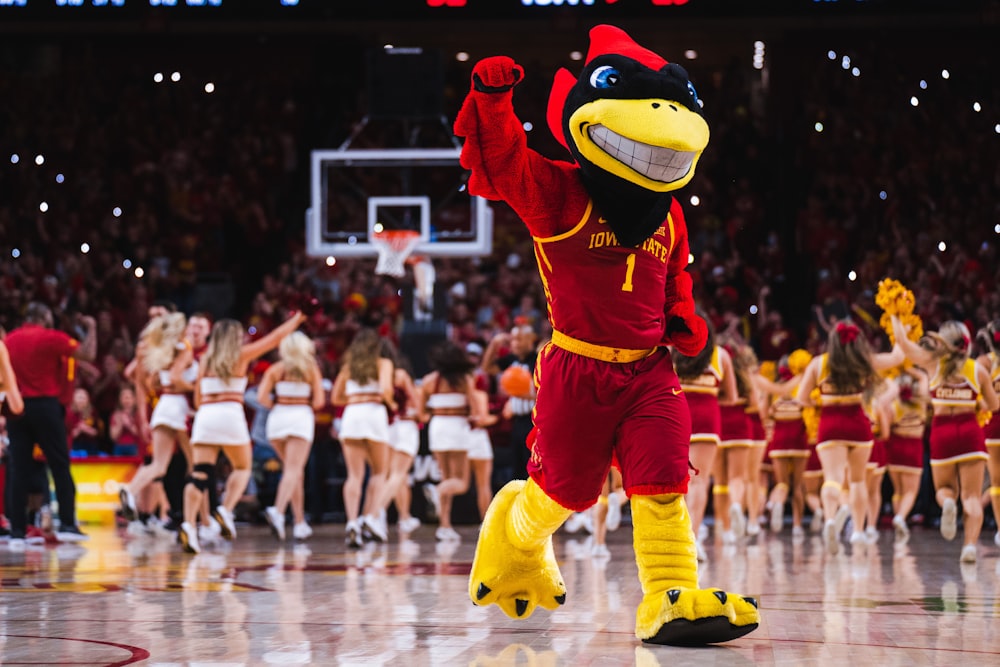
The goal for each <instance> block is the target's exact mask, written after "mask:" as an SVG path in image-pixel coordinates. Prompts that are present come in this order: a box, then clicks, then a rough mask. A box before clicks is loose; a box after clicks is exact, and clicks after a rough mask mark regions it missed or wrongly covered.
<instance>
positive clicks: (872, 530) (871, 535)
mask: <svg viewBox="0 0 1000 667" xmlns="http://www.w3.org/2000/svg"><path fill="white" fill-rule="evenodd" d="M865 538H867V539H868V543H869V544H875V543H876V542H878V528H876V527H875V526H868V527H867V528H865Z"/></svg>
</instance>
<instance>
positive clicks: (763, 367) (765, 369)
mask: <svg viewBox="0 0 1000 667" xmlns="http://www.w3.org/2000/svg"><path fill="white" fill-rule="evenodd" d="M757 372H758V373H759V374H761V375H762V376H764V377H766V378H767V379H768V380H770V381H771V382H774V381H775V379H777V377H778V364H777V363H776V362H774V361H762V362H761V363H760V368H759V369H757Z"/></svg>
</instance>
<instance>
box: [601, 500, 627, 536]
mask: <svg viewBox="0 0 1000 667" xmlns="http://www.w3.org/2000/svg"><path fill="white" fill-rule="evenodd" d="M622 502H623V501H622V497H621V496H620V495H619V494H618V493H612V494H609V495H608V518H607V519H606V520H605V526H606V527H607V529H608V530H618V527H619V526H620V525H622Z"/></svg>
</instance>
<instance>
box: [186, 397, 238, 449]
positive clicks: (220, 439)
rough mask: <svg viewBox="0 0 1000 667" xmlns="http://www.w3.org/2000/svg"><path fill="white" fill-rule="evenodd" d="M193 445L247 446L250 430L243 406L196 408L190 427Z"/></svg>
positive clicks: (224, 404) (223, 404) (228, 404)
mask: <svg viewBox="0 0 1000 667" xmlns="http://www.w3.org/2000/svg"><path fill="white" fill-rule="evenodd" d="M191 444H193V445H249V444H250V429H248V428H247V416H246V413H245V412H244V411H243V404H242V403H237V402H236V401H223V402H220V403H206V404H204V405H202V406H201V407H200V408H198V412H196V413H195V415H194V426H192V427H191Z"/></svg>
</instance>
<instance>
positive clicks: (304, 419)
mask: <svg viewBox="0 0 1000 667" xmlns="http://www.w3.org/2000/svg"><path fill="white" fill-rule="evenodd" d="M274 395H275V404H274V407H273V408H271V411H270V412H269V413H268V415H267V426H266V427H265V429H264V430H265V433H266V434H267V439H268V440H270V441H274V440H284V439H285V438H290V437H295V438H301V439H303V440H305V441H306V442H308V443H309V444H312V442H313V438H314V437H315V435H316V415H315V413H314V412H313V409H312V400H311V398H312V385H310V384H309V383H308V382H299V381H295V382H293V381H290V380H281V381H279V382H276V383H275V384H274Z"/></svg>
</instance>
